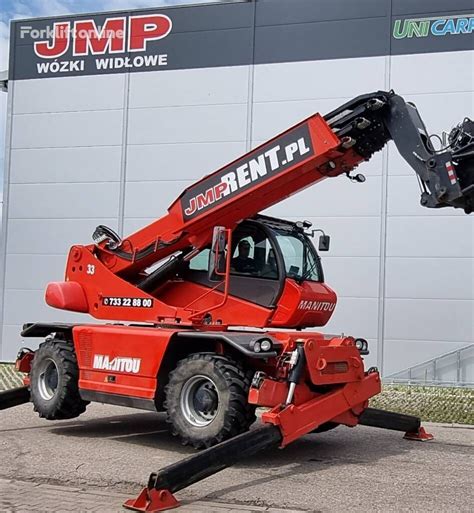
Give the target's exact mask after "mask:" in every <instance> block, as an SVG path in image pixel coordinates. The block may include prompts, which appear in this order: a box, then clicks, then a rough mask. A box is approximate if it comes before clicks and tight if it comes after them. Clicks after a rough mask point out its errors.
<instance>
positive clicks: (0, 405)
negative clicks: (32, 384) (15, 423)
mask: <svg viewBox="0 0 474 513" xmlns="http://www.w3.org/2000/svg"><path fill="white" fill-rule="evenodd" d="M29 401H30V391H29V390H28V387H18V388H12V389H11V390H5V391H4V392H0V410H6V409H7V408H13V407H14V406H19V405H20V404H25V403H28V402H29Z"/></svg>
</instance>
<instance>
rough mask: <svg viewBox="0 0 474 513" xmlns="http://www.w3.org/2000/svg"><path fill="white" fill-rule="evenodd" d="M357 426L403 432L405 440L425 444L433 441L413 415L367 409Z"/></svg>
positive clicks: (419, 420) (417, 418) (431, 436)
mask: <svg viewBox="0 0 474 513" xmlns="http://www.w3.org/2000/svg"><path fill="white" fill-rule="evenodd" d="M359 424H361V425H362V426H372V427H378V428H382V429H392V430H394V431H404V432H405V436H404V438H406V439H407V440H417V441H420V442H426V441H428V440H433V438H434V437H433V435H431V434H430V433H427V432H426V431H425V428H423V427H422V425H421V419H420V418H419V417H415V416H413V415H404V414H402V413H396V412H393V411H384V410H377V409H376V408H367V409H366V410H365V411H364V412H363V413H362V415H360V417H359Z"/></svg>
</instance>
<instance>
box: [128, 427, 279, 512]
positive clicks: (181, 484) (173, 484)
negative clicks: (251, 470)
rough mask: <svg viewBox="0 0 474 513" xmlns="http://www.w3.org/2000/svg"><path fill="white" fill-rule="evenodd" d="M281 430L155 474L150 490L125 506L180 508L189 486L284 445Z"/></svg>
mask: <svg viewBox="0 0 474 513" xmlns="http://www.w3.org/2000/svg"><path fill="white" fill-rule="evenodd" d="M282 438H283V437H282V435H281V432H280V429H279V428H278V427H276V426H273V425H271V424H268V425H264V426H262V427H259V428H257V429H254V430H252V431H249V432H247V433H243V434H241V435H238V436H236V437H235V438H231V439H230V440H227V441H225V442H222V443H220V444H218V445H215V446H214V447H210V448H209V449H206V450H204V451H201V452H199V453H197V454H194V455H192V456H189V457H188V458H186V459H184V460H181V461H178V462H177V463H173V464H172V465H169V466H168V467H165V468H164V469H162V470H160V471H159V472H158V473H157V474H156V473H152V474H151V475H150V478H149V480H148V486H147V487H146V488H144V489H143V490H142V492H141V493H140V495H139V496H138V497H137V498H136V499H130V500H128V501H127V502H126V503H125V504H124V506H125V507H126V508H128V509H132V510H134V511H147V512H154V511H164V510H167V509H172V508H176V507H178V506H179V502H178V500H177V499H176V498H175V497H174V496H173V493H174V492H178V491H179V490H182V489H183V488H186V487H187V486H190V485H192V484H194V483H197V482H198V481H201V480H202V479H205V478H206V477H209V476H212V475H213V474H216V473H217V472H220V471H221V470H224V469H225V468H227V467H230V466H231V465H234V464H235V463H237V462H238V461H240V460H243V459H245V458H247V457H250V456H253V455H254V454H256V453H257V452H259V451H262V450H264V449H269V448H271V447H278V446H279V445H280V444H281V441H282Z"/></svg>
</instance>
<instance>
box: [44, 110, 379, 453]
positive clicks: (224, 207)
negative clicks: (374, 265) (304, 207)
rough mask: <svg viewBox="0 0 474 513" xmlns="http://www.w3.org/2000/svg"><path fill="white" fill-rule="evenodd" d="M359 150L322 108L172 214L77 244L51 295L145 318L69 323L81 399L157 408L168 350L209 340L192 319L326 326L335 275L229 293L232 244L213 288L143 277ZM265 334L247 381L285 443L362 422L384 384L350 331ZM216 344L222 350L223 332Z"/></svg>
mask: <svg viewBox="0 0 474 513" xmlns="http://www.w3.org/2000/svg"><path fill="white" fill-rule="evenodd" d="M363 160H364V158H363V157H361V156H359V155H358V154H357V153H355V152H354V151H353V149H351V148H348V147H347V145H345V144H343V143H342V142H341V141H340V140H339V139H338V137H337V136H336V135H335V133H334V132H333V131H332V130H331V128H330V127H329V125H328V124H327V123H326V122H325V121H324V119H323V118H322V117H321V116H320V115H319V114H316V115H314V116H311V117H310V118H308V119H307V120H305V121H303V122H302V123H299V124H298V125H296V126H294V127H293V128H291V129H289V130H287V131H286V132H284V133H283V134H280V135H279V136H277V137H275V138H274V139H272V140H271V141H269V142H267V143H265V144H263V145H262V146H259V147H258V148H256V149H254V150H252V151H251V152H250V153H249V154H247V155H245V156H243V157H241V158H240V159H238V160H236V161H234V162H233V163H231V164H229V165H228V166H225V167H224V168H222V169H220V170H218V171H216V172H215V173H213V174H211V175H209V176H206V177H205V178H203V179H202V180H200V181H199V182H197V183H196V184H194V185H193V186H191V187H190V188H188V189H187V190H185V191H184V192H183V193H182V194H181V196H180V197H179V198H178V199H177V200H176V201H175V202H174V203H173V204H172V205H171V207H170V208H169V210H168V213H167V214H166V215H165V216H163V217H162V218H161V219H158V220H157V221H155V222H153V223H151V224H150V225H148V226H146V227H145V228H143V229H141V230H139V231H137V232H136V233H134V234H132V235H130V236H128V237H127V238H126V239H125V240H123V241H122V242H121V244H119V245H118V247H111V246H110V245H108V244H107V241H102V242H98V243H97V244H91V245H88V246H79V245H76V246H73V247H72V248H71V250H70V253H69V257H68V261H67V267H66V276H65V281H64V282H60V283H51V284H49V286H48V288H47V291H46V301H47V303H48V304H49V305H50V306H53V307H56V308H60V309H65V310H71V311H77V312H88V313H89V314H91V315H92V316H93V317H95V318H97V319H107V320H111V321H122V322H133V323H142V324H141V325H133V326H127V325H123V324H120V325H78V326H75V327H74V328H73V329H72V338H73V342H74V346H75V350H76V353H77V359H78V364H79V369H80V375H79V388H80V392H81V396H82V397H83V399H95V400H100V401H102V402H115V403H116V404H126V405H131V406H137V407H140V408H149V409H160V407H161V403H160V401H161V399H160V394H161V391H162V389H163V383H162V381H164V382H165V381H166V380H167V372H169V370H170V368H169V365H170V361H171V360H169V358H171V359H172V358H173V354H174V355H175V356H174V357H175V358H178V357H176V352H177V353H178V355H179V354H181V353H180V351H181V352H184V353H187V354H189V353H192V352H196V351H199V350H203V349H202V347H201V348H200V347H199V346H198V345H196V340H188V339H187V338H186V333H189V330H191V331H193V332H195V331H201V332H205V333H212V331H217V330H220V331H226V330H228V328H229V327H230V326H248V327H253V328H270V329H276V330H278V329H282V328H285V329H288V328H298V329H301V328H306V327H314V326H324V325H325V324H326V323H327V322H328V321H329V319H330V317H331V315H332V312H333V311H334V308H335V305H336V301H337V298H336V294H335V293H334V292H333V291H332V290H331V289H330V288H329V287H328V286H327V285H325V284H324V283H319V282H310V281H301V282H297V281H296V280H295V279H291V278H286V280H285V281H284V283H282V285H281V287H282V288H281V293H280V295H279V298H278V301H277V303H276V304H275V305H274V306H268V307H267V306H261V305H259V304H256V303H255V302H253V301H251V300H248V299H241V298H239V297H236V296H235V295H231V294H230V293H229V280H230V279H231V277H230V274H229V265H230V264H229V262H230V257H229V255H227V259H226V261H227V265H226V271H225V273H224V274H223V275H222V278H223V281H222V283H220V284H219V283H218V284H217V285H216V286H215V287H211V288H210V287H208V286H204V285H202V284H199V283H195V282H191V281H189V280H186V279H183V278H182V277H177V276H176V275H173V276H171V277H169V278H168V279H167V280H166V281H165V282H164V283H159V286H157V287H156V288H154V289H152V290H148V291H147V292H145V290H143V288H140V286H139V284H140V283H141V280H143V279H144V278H147V274H146V269H147V268H149V267H150V266H151V265H153V264H155V263H157V262H159V261H162V260H163V259H166V258H167V257H170V256H171V255H176V253H177V252H180V251H184V250H185V249H187V250H189V249H191V252H192V254H193V255H194V254H197V253H199V251H201V250H202V249H204V248H206V247H209V245H210V244H211V240H212V232H213V227H214V226H217V225H218V226H221V227H223V228H225V229H226V233H227V243H228V244H230V240H231V237H232V230H233V229H234V228H236V226H237V225H238V224H239V223H240V222H241V221H242V220H244V219H247V218H251V217H252V216H255V215H256V214H257V213H258V212H260V211H261V210H264V209H266V208H268V207H270V206H272V205H274V204H276V203H278V202H280V201H281V200H283V199H285V198H287V197H289V196H291V195H292V194H294V193H296V192H298V191H300V190H302V189H304V188H306V187H308V186H310V185H312V184H314V183H316V182H319V181H321V180H324V179H325V178H327V177H334V176H338V175H340V174H342V173H345V172H348V171H350V170H351V169H353V168H354V167H355V166H356V165H357V164H359V163H360V162H361V161H363ZM293 162H294V164H293ZM228 247H230V246H228ZM210 312H212V316H211V315H210ZM186 330H188V331H186ZM229 333H231V332H230V331H229ZM264 334H265V333H263V335H264ZM268 334H269V335H271V337H273V339H274V340H276V341H277V343H278V347H277V348H276V349H277V351H276V352H275V355H277V356H274V357H272V358H270V359H266V360H265V359H257V358H249V356H248V355H247V356H246V357H245V358H246V364H247V366H248V367H249V368H251V369H253V370H255V371H261V372H262V373H264V376H265V378H264V379H263V382H262V383H260V386H258V385H254V386H253V387H252V388H251V390H250V395H249V401H250V402H251V403H253V404H256V405H260V406H267V407H269V408H270V410H269V411H268V412H267V413H265V414H264V416H263V421H264V422H269V423H273V424H276V425H278V426H279V427H280V429H281V431H282V435H283V441H282V445H286V444H288V443H290V442H291V441H293V440H295V439H296V438H298V437H299V436H301V435H303V434H305V433H308V432H309V431H311V430H313V429H315V428H317V427H318V426H319V425H321V424H324V423H325V422H330V421H332V422H337V423H343V424H347V425H350V426H353V425H355V424H357V416H358V415H359V414H360V413H361V412H362V411H363V410H364V408H366V406H367V401H368V399H369V398H370V397H371V396H373V395H375V394H377V393H378V392H379V391H380V379H379V375H378V373H377V372H372V373H367V372H365V371H364V366H363V360H362V358H361V355H360V353H359V351H358V349H357V348H356V347H355V341H354V339H353V338H352V337H343V336H341V337H335V336H333V337H325V336H324V335H322V334H321V333H315V332H313V333H308V332H301V331H284V330H283V331H269V332H268ZM183 335H184V336H183ZM178 337H180V340H179V343H178V341H177V338H178ZM186 344H188V346H187V347H186ZM189 344H192V345H189ZM297 344H299V345H300V346H301V344H303V345H304V354H305V358H306V367H305V375H304V379H301V381H300V382H299V383H298V384H297V385H296V388H295V392H294V398H293V400H292V404H291V405H289V406H287V407H285V408H282V406H281V405H282V404H283V403H284V402H285V398H286V396H287V394H288V390H289V385H288V376H289V366H288V357H289V355H290V354H291V352H292V351H294V350H295V348H296V347H297ZM178 346H179V349H176V348H177V347H178ZM206 350H209V347H208V346H206ZM211 350H212V351H215V352H217V353H224V352H225V351H226V349H225V347H224V346H223V344H222V343H220V342H216V343H215V344H214V345H213V347H212V348H211ZM164 362H166V364H165V363H164ZM175 364H176V361H174V365H175ZM171 368H173V367H171Z"/></svg>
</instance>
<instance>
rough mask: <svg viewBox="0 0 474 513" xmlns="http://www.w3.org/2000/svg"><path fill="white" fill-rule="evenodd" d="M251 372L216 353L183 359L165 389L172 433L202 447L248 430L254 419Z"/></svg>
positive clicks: (200, 354) (172, 373)
mask: <svg viewBox="0 0 474 513" xmlns="http://www.w3.org/2000/svg"><path fill="white" fill-rule="evenodd" d="M252 374H253V372H251V371H249V372H246V371H245V370H244V369H243V368H242V367H241V366H239V365H238V364H237V363H236V362H234V361H232V360H230V359H228V358H226V357H223V356H219V355H216V354H204V353H197V354H193V355H191V356H189V357H187V358H184V359H183V360H181V361H180V362H179V363H178V365H177V367H176V369H175V370H174V371H172V372H171V373H170V378H169V382H168V385H167V386H166V390H165V394H166V402H165V408H166V412H167V422H168V423H169V424H171V431H172V433H173V434H174V435H176V436H179V437H180V438H181V440H182V442H183V443H184V444H189V445H192V446H193V447H195V448H197V449H200V448H203V447H210V446H212V445H215V444H217V443H219V442H222V441H223V440H226V439H228V438H231V437H233V436H235V435H238V434H240V433H243V432H244V431H247V430H248V429H249V427H250V425H251V424H252V423H253V422H254V421H255V406H253V405H250V404H249V403H248V392H249V388H250V382H251V378H252Z"/></svg>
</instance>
